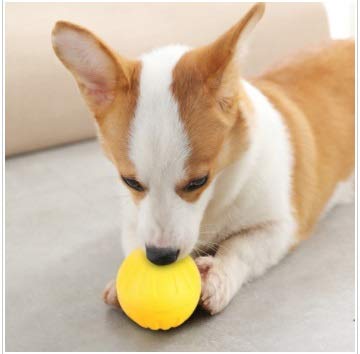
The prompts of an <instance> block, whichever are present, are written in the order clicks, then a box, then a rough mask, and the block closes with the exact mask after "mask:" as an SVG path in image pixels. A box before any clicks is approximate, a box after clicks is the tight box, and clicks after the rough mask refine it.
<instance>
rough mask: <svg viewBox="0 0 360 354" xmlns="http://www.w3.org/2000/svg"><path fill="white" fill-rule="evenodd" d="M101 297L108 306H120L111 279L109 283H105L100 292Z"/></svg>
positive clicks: (113, 282)
mask: <svg viewBox="0 0 360 354" xmlns="http://www.w3.org/2000/svg"><path fill="white" fill-rule="evenodd" d="M102 298H103V300H104V302H105V304H107V305H110V306H116V307H120V304H119V301H118V298H117V294H116V285H115V281H114V280H111V281H110V282H109V283H107V285H106V286H105V289H104V291H103V293H102Z"/></svg>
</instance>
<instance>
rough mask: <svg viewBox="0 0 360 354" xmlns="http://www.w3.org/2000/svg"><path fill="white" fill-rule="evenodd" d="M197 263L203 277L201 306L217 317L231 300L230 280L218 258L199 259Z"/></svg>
mask: <svg viewBox="0 0 360 354" xmlns="http://www.w3.org/2000/svg"><path fill="white" fill-rule="evenodd" d="M195 262H196V264H197V266H198V268H199V271H200V275H201V297H200V305H201V306H202V307H203V308H204V309H205V310H206V311H208V312H209V313H210V314H211V315H215V314H216V313H218V312H220V311H222V310H223V309H224V308H225V307H226V305H227V304H228V303H229V301H230V299H231V294H230V284H229V278H228V277H227V275H226V273H225V271H224V268H223V264H222V262H221V260H220V259H218V258H216V257H212V256H206V257H198V258H196V259H195Z"/></svg>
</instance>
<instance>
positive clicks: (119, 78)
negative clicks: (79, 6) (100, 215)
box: [52, 3, 354, 314]
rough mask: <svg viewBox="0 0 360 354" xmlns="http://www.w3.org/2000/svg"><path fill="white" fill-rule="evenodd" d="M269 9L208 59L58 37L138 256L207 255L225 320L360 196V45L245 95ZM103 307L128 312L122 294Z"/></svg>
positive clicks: (209, 294)
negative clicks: (244, 65) (320, 225)
mask: <svg viewBox="0 0 360 354" xmlns="http://www.w3.org/2000/svg"><path fill="white" fill-rule="evenodd" d="M264 8H265V6H264V4H261V3H259V4H256V5H255V6H253V7H252V8H251V9H250V11H249V12H248V13H247V14H246V15H245V16H244V17H243V18H242V19H241V21H240V22H238V23H237V24H236V25H235V26H233V27H232V28H230V29H229V30H228V31H227V32H226V33H224V34H223V35H222V36H221V37H219V38H218V39H217V40H216V41H214V42H213V43H211V44H209V45H206V46H204V47H201V48H196V49H191V48H188V47H186V46H179V45H174V46H168V47H164V48H160V49H157V50H154V51H152V52H150V53H147V54H145V55H143V56H142V57H140V58H139V59H137V60H129V59H127V58H125V57H123V56H119V55H118V54H117V53H115V52H114V51H113V50H112V49H110V48H109V47H108V46H107V45H105V44H104V43H103V42H102V41H101V40H100V39H98V38H97V37H96V36H94V35H93V34H92V33H91V32H89V31H88V30H86V29H84V28H82V27H79V26H77V25H74V24H71V23H68V22H63V21H60V22H58V23H57V24H56V26H55V28H54V30H53V33H52V38H53V46H54V49H55V52H56V54H57V56H58V57H59V58H60V60H61V61H62V62H63V64H64V65H65V66H66V67H67V68H68V69H69V70H70V71H71V73H72V74H73V75H74V77H75V79H76V81H77V83H78V85H79V88H80V91H81V93H82V95H83V97H84V99H85V101H86V102H87V104H88V106H89V107H90V110H91V111H92V112H93V113H94V115H95V118H96V120H95V121H96V125H97V127H98V133H99V138H100V141H101V144H102V147H103V149H104V151H105V153H106V155H107V156H108V158H109V159H110V160H111V161H112V162H113V164H114V165H115V167H116V169H117V171H118V173H119V176H120V180H121V182H122V183H121V188H122V189H124V193H126V194H127V195H128V196H129V198H128V199H129V201H128V203H127V204H125V208H124V210H123V215H122V222H123V225H122V241H123V248H124V252H125V254H128V253H129V252H130V251H131V250H133V249H134V248H137V247H142V248H143V249H145V250H146V253H147V257H148V258H149V260H150V261H152V262H153V263H155V264H168V263H171V262H174V261H176V259H177V258H182V257H184V256H186V255H188V254H192V255H194V257H195V260H196V262H197V264H198V267H199V269H200V271H201V274H202V296H201V303H202V305H203V307H204V308H205V309H207V310H208V311H209V312H210V313H212V314H215V313H217V312H219V311H221V310H222V309H223V308H224V307H225V306H226V305H227V304H228V303H229V301H230V300H231V299H232V297H233V296H234V295H235V294H236V292H237V291H238V290H239V289H240V288H241V286H242V285H243V284H244V283H245V282H247V281H249V280H251V279H253V278H254V277H257V276H260V275H261V274H263V273H264V272H265V271H266V270H267V269H268V268H269V267H271V266H273V265H275V264H276V263H278V262H279V261H280V259H281V258H282V257H284V255H285V254H286V253H287V252H288V251H289V250H290V249H291V248H292V247H294V246H295V245H297V244H298V243H299V242H300V241H301V240H303V239H305V238H307V237H308V236H309V234H310V233H311V231H312V229H313V227H314V225H315V223H316V222H317V220H319V218H320V217H321V216H322V215H324V213H325V212H326V211H328V210H329V209H330V208H331V207H332V206H334V205H336V204H339V203H342V202H346V201H348V200H349V199H351V198H352V197H353V194H354V190H353V184H354V180H353V173H354V42H353V41H351V40H348V41H334V42H332V43H331V44H330V45H328V46H326V47H324V48H322V49H319V50H316V51H312V52H310V53H308V54H306V55H302V56H301V57H296V58H294V60H292V61H287V63H286V64H284V65H282V66H279V67H277V68H274V69H272V70H270V71H268V72H266V73H265V74H263V75H262V76H260V77H257V78H255V79H253V80H250V81H245V80H244V79H242V78H241V77H240V75H239V65H238V63H237V53H238V52H241V51H242V46H243V44H244V43H245V42H246V39H247V37H248V35H249V33H250V32H251V30H252V28H253V27H254V26H255V25H256V23H257V22H258V21H259V20H260V18H261V17H262V15H263V12H264ZM198 251H204V252H205V255H203V256H201V257H200V256H199V257H196V256H195V255H196V254H197V252H198ZM104 299H105V302H107V303H109V304H116V303H117V300H116V290H115V288H114V285H113V283H110V284H109V285H108V287H107V288H106V290H105V292H104Z"/></svg>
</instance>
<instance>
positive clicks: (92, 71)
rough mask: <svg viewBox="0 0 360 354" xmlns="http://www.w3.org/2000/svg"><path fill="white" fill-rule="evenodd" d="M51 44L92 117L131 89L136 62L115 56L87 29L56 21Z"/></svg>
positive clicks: (99, 113) (106, 108)
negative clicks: (75, 83)
mask: <svg viewBox="0 0 360 354" xmlns="http://www.w3.org/2000/svg"><path fill="white" fill-rule="evenodd" d="M52 44H53V48H54V50H55V53H56V55H57V56H58V58H59V59H60V60H61V61H62V63H63V64H64V65H65V66H66V67H67V68H68V69H69V70H70V71H71V73H72V74H73V75H74V77H75V79H76V81H77V83H78V85H79V88H80V91H81V93H82V95H83V96H84V98H85V101H86V102H87V104H88V105H89V107H90V109H91V111H93V112H94V113H95V116H98V115H101V114H103V113H104V112H106V111H107V110H108V108H109V107H110V106H111V104H112V103H113V102H114V100H115V98H116V97H117V95H118V94H121V92H126V91H127V90H129V88H130V87H131V84H132V82H131V80H132V76H133V73H134V70H135V69H136V66H137V62H135V61H130V60H127V59H125V58H122V57H120V56H119V55H117V54H115V53H114V52H113V51H112V50H111V49H110V48H109V47H107V46H106V45H105V44H104V43H103V42H102V41H101V40H100V39H98V38H97V37H96V36H95V35H94V34H92V33H91V32H90V31H88V30H87V29H85V28H82V27H80V26H77V25H74V24H72V23H69V22H64V21H59V22H57V23H56V25H55V27H54V29H53V31H52Z"/></svg>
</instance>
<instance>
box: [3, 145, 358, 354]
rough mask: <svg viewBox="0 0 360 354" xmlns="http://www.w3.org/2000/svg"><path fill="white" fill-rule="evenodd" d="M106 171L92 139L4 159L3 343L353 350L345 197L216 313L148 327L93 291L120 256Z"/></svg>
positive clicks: (16, 347) (349, 215) (111, 177)
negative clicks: (163, 328)
mask: <svg viewBox="0 0 360 354" xmlns="http://www.w3.org/2000/svg"><path fill="white" fill-rule="evenodd" d="M117 183H119V182H118V181H117V179H116V175H115V171H114V170H113V168H112V166H110V164H109V163H108V162H107V161H106V160H105V159H104V158H103V156H102V154H101V152H100V150H99V148H98V146H97V143H96V142H93V141H90V142H86V143H81V144H77V145H73V146H67V147H64V148H60V149H55V150H49V151H45V152H40V153H36V154H31V155H27V156H23V157H18V158H14V159H10V160H8V161H7V162H6V350H7V351H190V350H191V351H309V350H311V351H353V350H354V326H355V322H354V317H355V313H354V251H355V247H354V207H353V206H352V205H349V206H343V207H339V208H337V209H336V210H334V211H333V212H332V213H331V214H330V215H329V216H328V217H327V219H326V220H324V221H323V222H322V223H321V224H320V225H319V227H318V228H317V231H316V232H315V234H314V235H313V237H312V238H311V239H310V240H309V241H307V242H305V243H304V244H303V245H302V246H301V247H300V248H298V249H297V250H296V251H295V252H293V253H292V254H290V255H289V256H288V257H287V258H286V259H285V260H284V261H283V262H282V263H281V264H280V265H279V266H277V267H276V268H274V269H272V270H271V271H270V272H269V273H267V275H265V276H264V277H263V278H261V279H258V280H257V281H255V282H253V283H251V284H249V285H247V286H246V287H244V288H243V289H242V290H241V292H240V293H239V294H238V296H236V298H235V299H234V300H233V301H232V303H231V304H230V305H229V307H228V308H227V309H226V310H225V311H224V312H223V313H221V314H219V315H217V316H215V317H210V316H208V315H207V314H205V313H203V312H201V311H197V312H196V313H195V314H194V315H193V317H192V318H191V319H190V320H189V322H187V323H186V324H185V325H183V326H182V327H180V328H178V329H175V330H171V331H169V332H151V331H149V330H144V329H141V328H139V327H137V326H136V325H134V324H133V323H131V322H130V321H129V320H128V319H127V318H125V316H124V315H123V314H122V313H121V312H119V311H117V310H114V309H111V308H108V307H107V306H105V305H104V304H103V303H102V301H101V297H100V294H101V292H102V289H103V287H104V285H105V283H106V282H107V281H108V280H109V279H111V278H112V277H113V276H114V275H115V273H116V271H117V268H118V265H119V264H120V262H121V260H122V255H121V251H120V244H119V237H118V236H119V213H118V205H119V200H118V194H117V193H116V185H117Z"/></svg>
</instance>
